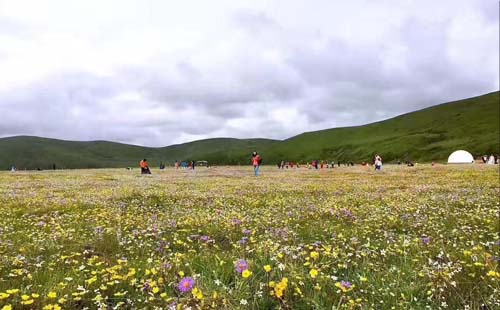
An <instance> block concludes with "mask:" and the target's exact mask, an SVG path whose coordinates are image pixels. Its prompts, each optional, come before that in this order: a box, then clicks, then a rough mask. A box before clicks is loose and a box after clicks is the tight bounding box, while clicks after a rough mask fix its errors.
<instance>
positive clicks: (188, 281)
mask: <svg viewBox="0 0 500 310" xmlns="http://www.w3.org/2000/svg"><path fill="white" fill-rule="evenodd" d="M194 284H195V282H194V279H193V278H190V277H187V278H183V279H182V280H181V282H179V284H178V285H177V288H178V289H179V291H181V292H182V293H187V292H190V291H191V290H192V289H193V287H194Z"/></svg>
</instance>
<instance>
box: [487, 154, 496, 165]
mask: <svg viewBox="0 0 500 310" xmlns="http://www.w3.org/2000/svg"><path fill="white" fill-rule="evenodd" d="M495 162H496V160H495V156H493V154H491V155H490V158H488V165H494V164H495Z"/></svg>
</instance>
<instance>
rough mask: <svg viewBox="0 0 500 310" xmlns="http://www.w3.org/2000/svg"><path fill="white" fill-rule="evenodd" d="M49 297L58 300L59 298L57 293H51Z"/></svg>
mask: <svg viewBox="0 0 500 310" xmlns="http://www.w3.org/2000/svg"><path fill="white" fill-rule="evenodd" d="M47 297H49V298H56V297H57V293H56V292H50V293H48V294H47Z"/></svg>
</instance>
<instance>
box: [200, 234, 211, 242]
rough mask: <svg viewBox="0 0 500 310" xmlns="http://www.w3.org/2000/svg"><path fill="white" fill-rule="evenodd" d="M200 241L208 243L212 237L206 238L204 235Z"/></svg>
mask: <svg viewBox="0 0 500 310" xmlns="http://www.w3.org/2000/svg"><path fill="white" fill-rule="evenodd" d="M200 240H201V241H202V242H207V241H208V240H210V237H208V236H206V235H203V236H201V237H200Z"/></svg>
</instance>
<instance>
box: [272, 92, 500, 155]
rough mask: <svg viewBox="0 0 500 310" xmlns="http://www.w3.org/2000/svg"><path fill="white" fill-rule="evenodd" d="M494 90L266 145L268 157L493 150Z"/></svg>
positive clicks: (498, 122) (499, 134) (498, 114)
mask: <svg viewBox="0 0 500 310" xmlns="http://www.w3.org/2000/svg"><path fill="white" fill-rule="evenodd" d="M499 107H500V101H499V92H493V93H489V94H486V95H483V96H479V97H474V98H469V99H465V100H460V101H455V102H450V103H444V104H440V105H436V106H433V107H430V108H426V109H423V110H419V111H416V112H412V113H408V114H403V115H400V116H397V117H395V118H392V119H388V120H384V121H381V122H376V123H372V124H368V125H363V126H356V127H346V128H334V129H327V130H321V131H315V132H307V133H303V134H301V135H298V136H295V137H292V138H290V139H287V140H285V141H282V142H280V143H278V144H275V145H273V146H272V147H270V148H268V149H266V152H265V153H266V154H268V156H267V157H268V158H269V159H270V160H271V161H278V160H279V159H280V158H285V159H287V160H296V161H297V160H300V161H310V160H312V159H325V160H341V161H351V160H352V161H355V162H359V161H371V159H372V158H373V155H374V154H375V153H378V154H380V155H381V156H382V158H383V159H384V160H385V161H386V162H387V161H397V160H402V161H405V160H412V161H443V160H446V159H447V157H448V155H449V154H450V153H451V152H452V151H454V150H456V149H464V150H468V151H469V152H471V153H472V154H473V155H475V156H480V155H482V154H490V153H493V154H498V153H499V143H500V142H499V138H500V129H499V126H500V119H499V118H500V110H499Z"/></svg>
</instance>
